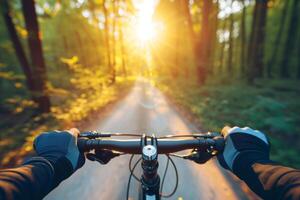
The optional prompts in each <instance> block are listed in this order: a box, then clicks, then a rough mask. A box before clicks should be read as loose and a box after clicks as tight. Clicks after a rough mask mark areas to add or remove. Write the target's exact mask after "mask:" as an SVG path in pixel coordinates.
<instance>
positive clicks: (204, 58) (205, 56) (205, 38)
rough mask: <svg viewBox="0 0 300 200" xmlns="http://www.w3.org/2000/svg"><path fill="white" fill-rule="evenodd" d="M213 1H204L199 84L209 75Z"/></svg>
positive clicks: (198, 69) (198, 67)
mask: <svg viewBox="0 0 300 200" xmlns="http://www.w3.org/2000/svg"><path fill="white" fill-rule="evenodd" d="M212 4H213V1H212V0H205V1H203V7H202V26H201V27H202V28H201V32H200V40H199V42H198V44H197V53H198V55H199V56H198V62H197V65H198V66H197V75H198V82H199V84H203V83H204V82H205V80H206V76H207V68H208V66H207V65H208V62H209V60H210V55H209V54H210V52H209V49H210V42H211V41H209V36H210V35H209V34H210V31H209V26H210V22H209V13H210V11H211V7H212Z"/></svg>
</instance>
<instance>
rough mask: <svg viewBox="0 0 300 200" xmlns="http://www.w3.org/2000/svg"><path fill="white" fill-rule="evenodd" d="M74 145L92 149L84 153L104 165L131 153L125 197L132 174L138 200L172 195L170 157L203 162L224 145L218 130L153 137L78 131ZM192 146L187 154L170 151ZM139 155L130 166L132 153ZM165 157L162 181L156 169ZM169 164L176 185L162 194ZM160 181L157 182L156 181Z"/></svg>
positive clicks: (86, 149)
mask: <svg viewBox="0 0 300 200" xmlns="http://www.w3.org/2000/svg"><path fill="white" fill-rule="evenodd" d="M114 136H121V137H122V136H127V137H139V138H134V139H114V138H112V137H114ZM77 145H78V148H79V150H80V151H81V152H90V151H92V150H94V151H95V153H96V154H97V155H98V156H97V157H95V156H94V154H91V153H87V154H86V156H87V157H88V158H89V159H90V160H93V161H98V162H100V163H101V164H107V163H108V162H109V161H110V160H111V159H113V158H115V157H117V156H120V155H124V154H132V155H131V157H130V160H129V171H130V175H129V179H128V184H127V195H126V199H128V198H129V190H130V182H131V179H132V177H134V178H135V179H136V180H137V181H139V182H140V188H139V199H141V200H160V199H161V197H166V198H167V197H171V196H172V195H174V194H175V192H176V190H177V186H178V171H177V168H176V165H175V163H174V161H173V159H172V158H171V156H174V157H179V158H183V159H188V160H192V161H195V162H197V163H200V164H203V163H205V162H206V161H208V160H209V159H210V158H212V157H213V156H215V155H217V154H218V153H219V152H221V151H222V150H223V148H224V138H223V137H222V136H221V135H220V134H219V133H211V132H208V133H204V134H203V133H198V134H184V135H167V136H162V137H158V138H157V137H155V135H152V136H147V135H145V134H143V135H141V134H130V133H99V132H94V131H90V132H84V133H81V134H79V137H78V140H77ZM188 149H192V151H191V153H190V154H187V155H178V154H174V152H178V151H183V150H188ZM136 154H140V155H141V158H139V159H138V160H137V161H136V163H135V164H134V165H133V166H132V160H133V157H134V155H136ZM159 154H165V155H166V156H167V164H166V168H165V171H164V175H163V178H162V181H161V179H160V176H159V174H158V173H157V170H158V165H159V163H158V155H159ZM139 162H141V167H142V175H141V178H138V177H137V176H136V175H135V174H134V170H135V169H136V167H137V165H138V163H139ZM170 162H171V164H172V165H173V167H174V169H175V175H176V184H175V187H174V189H173V191H172V192H171V193H170V194H167V195H165V194H163V193H162V192H163V185H164V181H165V177H166V174H167V169H168V166H169V163H170ZM160 183H161V184H160Z"/></svg>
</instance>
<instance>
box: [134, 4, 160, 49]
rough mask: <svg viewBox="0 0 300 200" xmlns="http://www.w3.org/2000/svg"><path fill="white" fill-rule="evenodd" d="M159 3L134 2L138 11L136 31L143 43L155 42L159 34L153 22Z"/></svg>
mask: <svg viewBox="0 0 300 200" xmlns="http://www.w3.org/2000/svg"><path fill="white" fill-rule="evenodd" d="M157 3H158V0H133V4H134V6H135V8H136V9H137V15H136V21H135V22H136V24H135V27H136V28H135V29H136V30H135V31H136V36H137V38H138V40H139V41H140V42H141V43H146V42H149V41H151V40H153V39H154V38H155V36H156V34H157V32H156V24H155V23H154V22H153V20H152V17H153V14H154V11H155V7H156V5H157Z"/></svg>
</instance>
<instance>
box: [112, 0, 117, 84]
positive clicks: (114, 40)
mask: <svg viewBox="0 0 300 200" xmlns="http://www.w3.org/2000/svg"><path fill="white" fill-rule="evenodd" d="M117 3H118V1H117V0H113V1H112V6H113V8H112V9H113V20H112V23H113V24H112V79H111V81H112V83H114V82H115V81H116V46H117V44H116V35H115V33H116V21H117V17H116V16H117V11H118V5H116V4H117Z"/></svg>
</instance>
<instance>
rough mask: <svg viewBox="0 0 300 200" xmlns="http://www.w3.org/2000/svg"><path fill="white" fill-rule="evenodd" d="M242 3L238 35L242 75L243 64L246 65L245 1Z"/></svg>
mask: <svg viewBox="0 0 300 200" xmlns="http://www.w3.org/2000/svg"><path fill="white" fill-rule="evenodd" d="M241 3H242V7H243V9H242V16H241V28H240V36H241V57H240V67H241V74H242V76H243V75H244V73H245V65H246V62H245V60H246V47H247V39H246V9H247V7H246V5H245V1H244V0H241Z"/></svg>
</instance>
